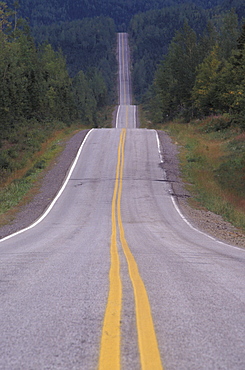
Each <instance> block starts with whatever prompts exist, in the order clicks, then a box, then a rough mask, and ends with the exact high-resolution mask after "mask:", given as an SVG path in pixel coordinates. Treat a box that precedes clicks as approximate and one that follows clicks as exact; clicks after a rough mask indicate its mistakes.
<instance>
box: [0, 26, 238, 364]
mask: <svg viewBox="0 0 245 370" xmlns="http://www.w3.org/2000/svg"><path fill="white" fill-rule="evenodd" d="M118 55H119V91H120V96H119V102H120V104H119V107H118V112H117V119H116V128H114V129H97V130H92V131H90V133H89V134H88V136H87V138H86V140H85V142H84V143H83V146H82V147H81V150H80V152H79V153H78V156H77V159H76V162H75V163H74V168H72V169H71V172H70V174H69V176H68V178H67V179H66V182H65V186H64V187H63V188H62V191H61V192H60V193H59V194H58V196H57V199H55V201H54V202H53V204H52V206H51V207H50V209H49V210H48V212H46V214H45V217H43V218H42V219H41V220H40V222H37V223H36V224H35V226H34V227H31V228H30V229H28V230H25V231H23V232H21V233H19V234H17V235H13V236H11V237H9V238H5V239H3V240H2V241H1V242H0V300H1V305H0V325H1V326H0V327H1V336H0V338H1V339H0V341H1V342H0V369H4V370H12V369H13V370H17V369H18V370H19V369H25V370H28V369H30V370H33V369H84V370H87V369H88V370H91V369H97V368H99V369H100V370H101V369H103V370H116V369H119V368H121V369H125V370H129V369H130V370H131V369H132V370H137V369H147V370H148V369H149V370H155V369H161V368H163V367H164V368H165V369H166V370H168V369H169V370H176V369H195V370H196V369H205V370H206V369H211V370H213V369H235V370H237V369H241V370H243V369H244V368H245V251H244V250H242V249H239V248H236V247H233V246H229V245H226V244H223V243H220V242H218V241H216V240H214V239H212V238H210V237H209V236H207V235H205V234H203V233H201V232H199V231H198V230H195V229H194V228H192V227H191V225H190V224H189V223H188V222H187V220H185V218H184V217H183V215H182V214H181V213H180V212H179V210H178V207H177V204H176V202H175V200H174V198H173V197H172V195H171V189H170V187H169V184H168V183H167V182H166V181H165V178H164V173H163V171H162V169H161V166H159V162H160V161H161V157H160V153H159V152H160V147H159V143H158V138H157V135H156V132H155V131H154V130H141V129H137V128H136V107H135V106H133V105H131V103H132V97H131V87H130V72H129V60H130V57H129V47H128V41H127V35H126V34H125V33H123V34H119V36H118Z"/></svg>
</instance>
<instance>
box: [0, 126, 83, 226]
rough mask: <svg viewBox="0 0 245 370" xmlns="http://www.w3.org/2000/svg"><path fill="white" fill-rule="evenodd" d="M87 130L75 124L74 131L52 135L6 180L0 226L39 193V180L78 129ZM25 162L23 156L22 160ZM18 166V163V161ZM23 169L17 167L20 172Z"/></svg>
mask: <svg viewBox="0 0 245 370" xmlns="http://www.w3.org/2000/svg"><path fill="white" fill-rule="evenodd" d="M83 128H84V127H82V126H80V125H77V124H73V125H71V126H70V127H66V128H63V129H59V130H55V131H54V132H53V133H52V135H51V136H50V137H49V138H47V139H46V141H45V142H44V143H42V144H41V145H40V150H38V151H36V152H34V153H32V155H30V156H29V157H28V156H27V155H26V159H25V165H24V166H22V167H21V168H19V169H16V170H14V171H12V172H11V173H9V174H8V176H6V173H5V176H4V179H3V178H2V182H1V187H0V225H3V224H6V223H8V222H9V221H11V219H12V218H13V216H14V213H15V212H16V211H17V210H18V206H22V205H24V204H25V203H26V202H28V201H29V200H30V199H31V198H32V197H33V195H34V194H35V193H36V192H37V191H38V188H39V185H40V184H39V182H40V181H39V180H40V179H41V177H42V176H43V175H44V173H45V170H47V169H48V167H49V166H50V164H51V163H52V162H53V161H54V160H55V158H56V157H57V156H58V155H59V154H60V153H61V151H62V150H63V149H64V144H65V141H66V140H68V139H69V138H70V137H71V136H72V135H73V134H74V133H75V132H76V131H77V130H78V129H79V130H80V129H83ZM19 160H20V161H21V156H20V158H19ZM16 161H17V162H18V160H17V159H16ZM18 167H19V165H18V163H16V168H18Z"/></svg>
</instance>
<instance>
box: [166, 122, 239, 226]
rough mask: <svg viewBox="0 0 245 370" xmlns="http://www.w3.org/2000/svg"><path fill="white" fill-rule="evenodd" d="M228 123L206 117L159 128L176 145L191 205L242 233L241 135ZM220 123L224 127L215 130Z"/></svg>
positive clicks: (168, 124) (172, 123)
mask: <svg viewBox="0 0 245 370" xmlns="http://www.w3.org/2000/svg"><path fill="white" fill-rule="evenodd" d="M228 122H229V119H228V118H224V117H209V118H206V119H204V120H201V121H200V120H194V121H191V122H190V123H189V124H188V125H186V124H183V123H182V124H181V123H179V122H171V123H167V124H164V126H161V128H162V129H164V130H165V131H167V132H169V134H170V136H172V138H173V139H174V140H175V141H177V142H178V144H179V145H180V148H181V150H180V162H181V173H182V178H183V180H184V181H185V182H186V187H187V189H188V190H189V191H190V192H191V193H192V194H193V195H194V200H195V203H194V206H195V207H205V208H206V209H208V210H209V211H212V212H214V213H217V214H220V215H222V216H223V217H224V219H226V220H228V221H230V222H231V223H233V224H234V225H236V226H237V227H240V228H242V229H243V230H245V212H244V211H245V209H244V206H245V204H244V197H245V187H244V173H245V150H244V149H245V135H244V132H242V131H241V130H240V129H239V128H237V127H232V126H229V124H228ZM221 123H222V124H221ZM224 123H226V124H227V127H226V128H224V129H222V130H217V128H218V127H220V125H221V126H222V127H223V124H224ZM192 203H193V201H192Z"/></svg>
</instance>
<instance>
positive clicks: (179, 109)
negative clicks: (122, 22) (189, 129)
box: [129, 0, 245, 122]
mask: <svg viewBox="0 0 245 370" xmlns="http://www.w3.org/2000/svg"><path fill="white" fill-rule="evenodd" d="M239 4H240V5H241V3H240V2H239V0H237V5H239ZM239 9H240V8H239ZM244 15H245V13H244ZM129 31H130V40H131V45H132V64H133V73H132V74H133V85H134V92H135V96H136V98H137V100H138V102H145V103H147V104H148V107H150V109H151V111H152V112H153V118H154V120H155V121H158V122H163V121H166V120H169V119H173V118H175V117H183V118H185V119H187V120H188V119H190V118H191V117H201V116H203V115H209V114H222V113H224V112H229V113H231V114H233V115H235V116H236V117H238V116H242V115H243V114H244V88H243V85H244V51H243V49H244V48H243V41H242V40H243V39H244V27H243V30H242V19H241V14H238V13H237V11H236V10H235V9H233V10H229V11H224V12H220V11H217V9H203V8H201V7H198V6H195V5H191V4H188V5H186V4H183V5H182V6H179V7H169V8H164V9H161V10H154V11H149V12H146V13H143V14H138V15H136V16H134V17H133V19H132V20H131V23H130V29H129Z"/></svg>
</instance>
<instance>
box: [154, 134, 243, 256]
mask: <svg viewBox="0 0 245 370" xmlns="http://www.w3.org/2000/svg"><path fill="white" fill-rule="evenodd" d="M155 132H156V139H157V147H158V153H159V157H160V161H161V163H163V162H164V161H163V155H162V151H161V144H160V140H159V136H158V132H157V131H156V130H155ZM170 196H171V200H172V203H173V205H174V208H175V209H176V211H177V212H178V214H179V216H180V217H181V218H182V220H183V221H184V222H185V223H186V224H187V225H188V226H189V227H190V228H191V229H192V230H195V231H197V232H198V233H200V234H202V235H205V236H206V237H208V238H209V239H212V240H214V241H216V242H217V243H219V244H223V245H226V246H228V247H232V248H235V249H238V250H240V251H241V250H242V251H245V249H243V248H240V247H236V246H234V245H232V244H228V243H224V242H222V241H221V240H218V239H216V238H214V237H212V236H211V235H209V234H207V233H205V232H203V231H201V230H199V229H197V228H196V227H194V226H193V225H192V224H191V223H190V222H189V221H188V220H187V219H186V218H185V216H184V215H183V213H182V212H181V210H180V208H179V206H178V204H177V203H176V200H175V198H174V196H173V195H172V194H170Z"/></svg>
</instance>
